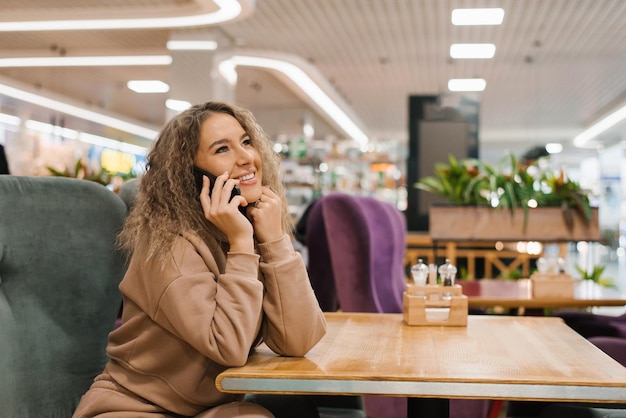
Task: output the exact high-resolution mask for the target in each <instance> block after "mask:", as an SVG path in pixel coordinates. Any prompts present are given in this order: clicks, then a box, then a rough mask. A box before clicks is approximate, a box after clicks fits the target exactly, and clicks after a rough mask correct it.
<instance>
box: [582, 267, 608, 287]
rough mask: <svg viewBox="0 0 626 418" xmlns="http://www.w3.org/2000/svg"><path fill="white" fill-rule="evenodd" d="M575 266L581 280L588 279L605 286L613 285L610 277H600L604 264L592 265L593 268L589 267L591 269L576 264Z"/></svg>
mask: <svg viewBox="0 0 626 418" xmlns="http://www.w3.org/2000/svg"><path fill="white" fill-rule="evenodd" d="M575 268H576V271H577V272H578V273H579V274H580V277H581V279H582V280H590V281H592V282H594V283H598V284H599V285H601V286H605V287H615V285H614V283H613V280H612V279H609V278H607V277H602V274H603V273H604V270H605V269H606V266H593V269H591V271H587V270H585V269H584V268H582V267H581V266H579V265H576V266H575Z"/></svg>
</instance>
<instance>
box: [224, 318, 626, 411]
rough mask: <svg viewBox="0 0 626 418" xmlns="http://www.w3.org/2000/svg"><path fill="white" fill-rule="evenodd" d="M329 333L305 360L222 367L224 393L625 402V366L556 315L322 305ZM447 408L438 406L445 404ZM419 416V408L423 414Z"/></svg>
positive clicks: (269, 358) (263, 354) (265, 354)
mask: <svg viewBox="0 0 626 418" xmlns="http://www.w3.org/2000/svg"><path fill="white" fill-rule="evenodd" d="M326 318H327V320H328V332H327V334H326V336H325V337H324V338H323V339H322V340H321V341H320V343H319V344H317V345H316V346H315V347H314V348H313V349H312V350H311V351H310V352H309V353H308V354H307V355H306V357H302V358H293V357H280V356H277V355H275V354H274V353H272V352H271V351H270V350H269V349H268V348H267V347H264V346H262V347H261V348H259V349H257V351H256V352H255V353H254V354H253V355H252V356H251V357H250V359H249V361H248V363H247V364H246V365H245V366H243V367H239V368H231V369H228V370H226V371H224V372H223V373H221V374H220V375H219V376H218V378H217V380H216V384H217V387H218V389H220V390H222V391H224V392H230V393H283V394H296V393H300V394H356V395H371V394H375V395H376V394H378V395H392V396H408V397H409V411H408V412H409V416H416V414H417V413H418V412H420V414H421V412H423V411H419V408H421V406H420V405H419V404H418V405H416V402H419V399H418V398H435V399H437V398H438V399H442V400H444V402H445V403H446V405H445V408H444V409H440V410H439V412H438V415H437V416H445V415H447V414H448V406H447V399H450V398H470V399H471V398H483V399H485V398H486V399H509V400H531V401H582V402H603V403H623V402H626V368H624V367H622V366H621V365H620V364H619V363H617V362H616V361H615V360H613V359H612V358H610V357H609V356H607V355H606V354H604V353H603V352H602V351H600V350H599V349H598V348H596V347H595V346H594V345H592V344H591V343H590V342H588V341H587V340H585V339H584V338H583V337H581V336H580V335H579V334H577V333H576V332H574V331H573V330H572V329H570V328H569V327H567V326H566V325H565V323H564V322H563V321H562V320H561V319H559V318H547V317H516V316H490V315H478V316H472V315H470V316H469V318H468V325H467V327H443V326H429V327H411V326H408V325H405V324H404V323H403V321H402V315H401V314H365V313H328V314H326ZM442 410H443V411H444V413H443V414H441V413H440V412H441V411H442ZM420 416H424V415H420Z"/></svg>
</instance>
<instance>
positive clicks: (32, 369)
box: [0, 175, 127, 418]
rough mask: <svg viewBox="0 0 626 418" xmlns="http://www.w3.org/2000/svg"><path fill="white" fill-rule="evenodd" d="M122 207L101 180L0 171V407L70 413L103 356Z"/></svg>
mask: <svg viewBox="0 0 626 418" xmlns="http://www.w3.org/2000/svg"><path fill="white" fill-rule="evenodd" d="M126 213H127V208H126V205H125V204H124V202H122V200H121V199H120V198H119V197H118V196H117V195H115V194H114V193H113V192H111V191H110V190H108V189H107V188H105V187H104V186H102V185H100V184H97V183H94V182H90V181H86V180H78V179H70V178H63V177H17V176H7V175H5V176H0V388H1V389H0V411H2V413H1V415H2V416H7V417H26V418H29V417H38V418H39V417H69V416H71V415H72V412H73V410H74V408H75V407H76V405H77V403H78V400H79V398H80V396H81V395H82V394H83V393H84V392H85V391H86V390H87V389H88V387H89V385H90V384H91V381H92V380H93V378H94V377H95V376H96V375H97V374H98V373H99V372H100V371H101V370H102V368H103V366H104V364H105V362H106V354H105V346H106V340H107V334H108V332H109V331H110V330H112V328H113V326H114V322H115V318H116V315H117V312H118V309H119V306H120V303H121V296H120V294H119V291H118V288H117V286H118V284H119V282H120V280H121V279H122V276H123V274H124V272H125V269H126V265H125V260H124V258H123V256H122V254H121V253H120V252H119V251H117V250H116V249H115V239H116V234H117V233H118V231H119V230H120V228H121V227H122V224H123V221H124V218H125V216H126Z"/></svg>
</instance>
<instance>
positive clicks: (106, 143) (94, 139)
mask: <svg viewBox="0 0 626 418" xmlns="http://www.w3.org/2000/svg"><path fill="white" fill-rule="evenodd" d="M78 140H79V141H82V142H86V143H88V144H92V145H99V146H101V147H105V148H112V149H115V150H118V151H123V152H128V153H130V154H135V155H146V153H147V151H148V149H147V148H145V147H141V146H139V145H133V144H129V143H127V142H121V141H116V140H115V139H110V138H105V137H103V136H98V135H92V134H88V133H85V132H81V133H80V134H79V135H78Z"/></svg>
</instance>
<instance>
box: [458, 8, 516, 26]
mask: <svg viewBox="0 0 626 418" xmlns="http://www.w3.org/2000/svg"><path fill="white" fill-rule="evenodd" d="M503 20H504V9H501V8H489V9H454V10H452V24H453V25H457V26H463V25H500V24H502V21H503Z"/></svg>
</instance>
